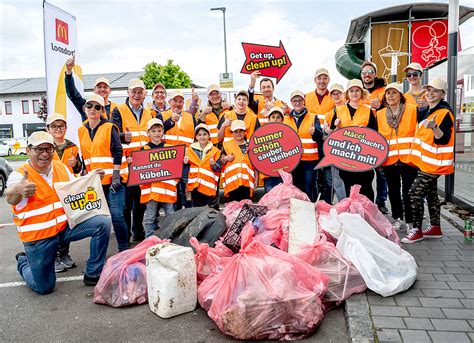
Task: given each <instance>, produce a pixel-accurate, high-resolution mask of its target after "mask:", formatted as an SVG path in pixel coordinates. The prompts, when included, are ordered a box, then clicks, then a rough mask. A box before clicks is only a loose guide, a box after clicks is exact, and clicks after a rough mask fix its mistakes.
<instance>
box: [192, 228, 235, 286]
mask: <svg viewBox="0 0 474 343" xmlns="http://www.w3.org/2000/svg"><path fill="white" fill-rule="evenodd" d="M189 243H191V246H192V247H193V248H194V249H195V250H196V254H195V255H194V260H195V261H196V271H197V284H198V286H199V285H200V284H201V282H203V281H204V279H205V278H207V277H208V276H209V274H211V273H212V272H213V271H214V270H215V269H216V268H217V267H218V266H220V265H221V264H224V263H226V262H225V261H226V257H227V258H228V257H231V256H232V255H233V254H234V253H233V252H232V250H230V249H229V248H227V247H226V246H225V245H223V244H222V243H221V242H217V243H216V246H215V247H214V248H211V247H209V245H208V244H206V243H199V241H198V240H197V239H196V237H191V238H190V240H189Z"/></svg>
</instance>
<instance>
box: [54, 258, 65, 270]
mask: <svg viewBox="0 0 474 343" xmlns="http://www.w3.org/2000/svg"><path fill="white" fill-rule="evenodd" d="M66 269H67V268H66V267H64V266H63V265H62V264H61V262H59V257H56V259H55V260H54V272H55V273H62V272H65V271H66Z"/></svg>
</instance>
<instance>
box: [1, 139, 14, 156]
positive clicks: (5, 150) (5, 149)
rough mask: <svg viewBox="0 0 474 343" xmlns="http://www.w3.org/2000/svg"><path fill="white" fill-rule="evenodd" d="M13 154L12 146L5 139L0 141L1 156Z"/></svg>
mask: <svg viewBox="0 0 474 343" xmlns="http://www.w3.org/2000/svg"><path fill="white" fill-rule="evenodd" d="M11 154H12V148H11V146H10V145H9V144H8V143H7V142H5V141H0V156H10V155H11Z"/></svg>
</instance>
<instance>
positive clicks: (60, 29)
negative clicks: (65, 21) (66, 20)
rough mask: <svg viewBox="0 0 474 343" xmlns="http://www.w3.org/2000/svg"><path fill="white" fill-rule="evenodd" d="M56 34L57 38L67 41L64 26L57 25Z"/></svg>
mask: <svg viewBox="0 0 474 343" xmlns="http://www.w3.org/2000/svg"><path fill="white" fill-rule="evenodd" d="M56 34H57V35H58V38H61V39H64V40H66V41H67V40H68V37H67V30H66V27H65V26H64V25H61V24H59V25H58V32H56Z"/></svg>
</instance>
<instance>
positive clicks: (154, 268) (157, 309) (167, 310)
mask: <svg viewBox="0 0 474 343" xmlns="http://www.w3.org/2000/svg"><path fill="white" fill-rule="evenodd" d="M146 272H147V285H148V304H149V305H150V310H151V311H152V312H154V313H156V314H157V315H158V316H160V317H161V318H170V317H174V316H177V315H180V314H182V313H186V312H190V311H193V310H194V309H195V308H196V302H197V280H196V263H195V261H194V253H193V250H192V249H191V248H187V247H182V246H180V245H176V244H172V243H163V244H157V245H155V246H153V247H151V248H149V249H148V252H147V254H146Z"/></svg>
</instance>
